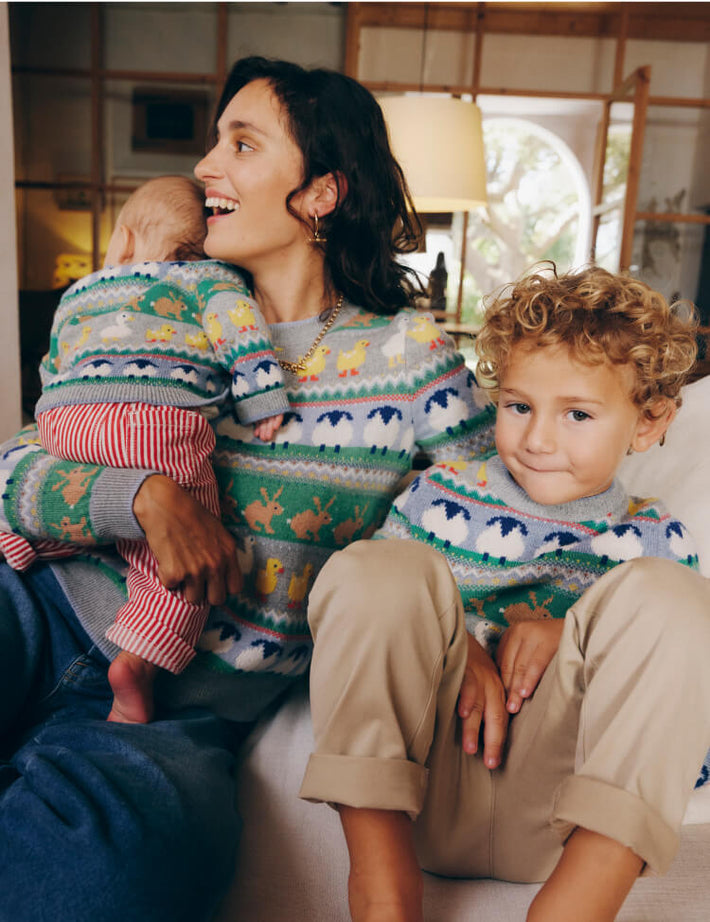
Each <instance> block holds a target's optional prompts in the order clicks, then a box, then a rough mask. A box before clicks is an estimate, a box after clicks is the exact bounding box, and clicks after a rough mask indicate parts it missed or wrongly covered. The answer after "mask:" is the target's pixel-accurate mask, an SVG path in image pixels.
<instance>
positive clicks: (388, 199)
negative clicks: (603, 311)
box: [0, 58, 491, 922]
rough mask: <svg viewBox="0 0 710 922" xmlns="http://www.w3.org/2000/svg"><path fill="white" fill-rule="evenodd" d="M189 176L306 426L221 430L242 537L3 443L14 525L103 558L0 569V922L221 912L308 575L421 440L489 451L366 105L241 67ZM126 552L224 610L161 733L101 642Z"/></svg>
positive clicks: (228, 502)
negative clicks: (123, 702) (252, 732)
mask: <svg viewBox="0 0 710 922" xmlns="http://www.w3.org/2000/svg"><path fill="white" fill-rule="evenodd" d="M196 175H197V177H198V179H200V180H202V181H203V182H204V183H205V194H206V204H207V206H208V209H210V210H211V212H212V213H211V215H210V217H209V218H208V234H207V241H206V245H205V249H206V252H207V254H208V255H209V256H212V257H217V258H221V259H223V260H227V261H229V262H232V263H235V264H236V265H238V266H240V267H241V268H242V269H243V270H244V271H245V272H246V273H247V274H248V276H249V278H250V281H251V284H252V287H253V291H254V295H255V297H256V299H257V301H258V302H259V305H260V307H261V309H262V311H263V314H264V316H265V317H266V319H267V321H268V322H269V323H270V324H271V335H272V340H273V343H274V346H275V348H276V353H277V356H279V357H280V359H281V363H282V365H283V367H284V369H285V371H286V377H287V379H288V380H287V384H288V386H289V397H290V401H291V413H290V415H289V418H288V419H287V420H286V421H285V424H284V426H283V427H282V429H281V430H280V432H279V433H278V437H277V441H275V442H274V443H271V444H268V445H264V444H262V443H261V442H259V440H258V439H256V438H254V435H253V432H252V431H251V430H249V429H244V428H241V427H239V426H238V425H237V424H236V423H235V422H234V421H233V419H232V417H231V414H230V413H229V410H228V408H226V409H225V410H224V412H222V413H221V415H219V416H218V417H217V418H216V419H215V420H214V421H213V425H214V428H215V431H216V435H217V450H216V452H215V455H214V464H215V469H216V473H217V477H218V481H219V483H220V487H221V491H222V508H223V521H224V525H225V526H226V528H225V527H223V526H222V525H220V523H219V522H217V521H216V520H215V519H213V518H212V517H211V516H210V515H209V514H208V513H207V512H206V511H205V510H204V509H202V508H201V507H200V506H198V505H196V503H195V502H194V501H193V500H192V499H191V498H190V497H189V496H188V495H187V494H186V493H184V492H183V491H182V490H181V489H180V488H179V487H177V486H176V485H175V484H174V483H173V482H172V481H171V480H169V479H168V478H167V477H164V476H162V475H154V474H151V472H147V471H117V470H106V469H97V468H92V467H89V466H86V465H78V464H68V463H66V462H60V461H58V460H57V459H53V458H51V457H48V456H46V455H44V454H43V453H42V452H41V451H39V450H38V445H37V443H36V442H35V441H33V440H32V436H31V434H30V433H28V432H23V433H22V434H21V435H20V436H19V437H18V438H17V439H16V440H15V441H14V442H13V443H11V444H10V445H7V446H5V451H4V453H3V458H2V467H3V468H4V470H3V474H4V483H5V493H4V510H5V514H6V516H7V519H8V521H7V522H6V523H2V524H3V525H6V526H9V527H10V528H11V529H14V530H19V531H22V532H23V533H24V534H25V536H26V537H28V538H30V539H31V538H33V537H50V536H51V537H55V538H56V537H61V538H64V539H65V540H69V541H73V542H80V543H82V544H84V545H87V550H89V551H90V553H87V554H85V555H83V556H79V557H77V558H74V559H65V560H63V561H62V562H56V563H52V564H51V565H40V566H37V567H35V568H34V569H33V570H32V571H30V572H29V573H28V574H27V575H26V576H25V577H22V578H21V577H19V576H18V575H17V574H15V573H14V572H12V571H10V570H9V569H8V568H7V567H6V566H3V567H2V568H0V583H1V585H2V591H3V594H4V595H3V614H2V618H0V631H1V632H2V642H1V643H0V676H2V677H3V681H4V683H5V686H4V694H3V695H2V698H1V699H0V700H1V701H2V704H1V705H0V714H2V723H0V727H1V728H2V739H3V752H4V753H5V758H6V759H7V762H6V763H4V764H3V766H2V785H3V786H2V789H1V791H0V798H1V799H0V894H1V895H0V916H2V917H3V918H8V919H10V918H11V919H12V920H13V922H34V920H39V919H42V918H45V917H46V915H47V912H48V911H49V910H48V908H47V907H48V906H51V907H52V910H51V912H52V914H53V916H54V917H57V916H59V917H60V918H64V919H66V920H71V922H88V920H94V919H97V918H98V919H102V920H103V922H113V920H119V919H120V920H123V919H125V918H133V919H135V920H146V922H148V920H150V922H159V920H161V919H166V920H167V919H171V920H180V919H184V920H190V922H195V920H198V919H208V918H211V916H212V914H213V912H214V910H215V907H216V905H217V904H218V901H219V899H220V897H221V895H222V893H223V892H224V890H225V888H226V886H227V884H228V881H229V878H230V876H231V872H232V869H233V866H234V859H235V852H236V844H237V838H238V818H237V816H236V814H235V812H234V791H233V775H232V772H233V766H234V758H233V756H234V752H235V749H236V746H237V745H238V743H239V741H240V740H241V739H242V738H243V736H244V733H245V732H246V729H248V727H249V725H250V724H251V722H253V720H254V719H255V718H256V717H257V716H258V714H259V713H260V712H261V711H262V710H263V709H264V708H265V707H266V705H267V704H269V703H270V702H272V701H273V700H274V699H275V698H276V697H277V696H278V695H279V694H280V693H281V692H283V691H284V690H285V689H287V688H288V687H289V684H290V683H291V681H292V680H293V678H294V677H296V676H299V675H302V674H303V672H304V671H305V670H306V668H307V666H308V663H309V660H310V647H311V645H310V637H309V632H308V626H307V621H306V603H307V599H308V593H309V591H310V587H311V585H312V583H313V581H314V579H315V577H316V575H317V573H318V572H319V570H320V568H321V567H322V565H323V563H324V562H325V561H326V560H327V559H328V557H329V556H330V555H331V553H332V552H333V550H335V549H337V548H340V547H343V546H345V545H346V544H348V543H350V542H351V541H353V540H354V539H357V538H360V537H363V536H365V537H366V536H368V535H369V534H371V532H372V531H374V529H375V528H376V527H377V525H378V524H379V523H380V522H381V520H382V519H383V517H384V514H385V512H386V510H387V508H388V506H389V504H390V502H391V499H392V497H393V495H394V492H395V489H396V486H397V483H398V482H399V480H400V478H401V476H402V475H403V474H405V473H406V472H407V471H408V470H409V468H410V467H411V462H412V457H413V454H414V452H415V451H422V452H424V453H426V454H427V455H428V456H429V457H430V458H431V459H433V460H436V459H437V458H444V457H449V456H450V457H453V458H456V457H458V456H459V455H461V454H464V453H465V454H470V453H472V452H475V451H479V450H483V449H485V448H487V447H488V446H489V443H490V422H491V420H490V414H489V413H488V412H487V411H485V410H481V409H479V408H478V407H477V405H476V402H475V398H476V393H475V391H474V389H473V387H472V383H471V380H470V375H469V373H468V371H467V370H466V368H465V366H464V365H463V362H462V360H461V359H460V357H459V356H457V355H456V354H455V352H454V351H453V349H452V348H451V345H450V343H449V342H448V341H447V340H445V339H444V338H442V336H441V335H440V333H439V331H438V330H437V328H436V327H435V326H434V325H433V324H432V323H431V322H430V321H429V320H428V319H427V318H426V317H424V316H422V315H419V314H417V313H416V312H414V311H409V310H405V308H406V306H407V304H408V303H409V301H410V297H411V293H412V286H411V284H410V282H409V281H408V277H407V273H406V271H405V270H404V268H403V267H402V266H401V265H400V264H399V263H398V262H397V256H398V255H399V254H400V253H401V252H403V251H406V250H408V249H411V248H412V247H413V246H414V245H415V241H416V236H417V230H418V228H417V227H416V225H415V224H414V223H413V221H412V219H411V217H410V216H409V213H408V210H407V205H408V201H409V199H408V195H407V191H406V185H405V183H404V180H403V178H402V174H401V171H400V169H399V167H398V166H397V164H396V162H395V161H394V159H393V157H392V154H391V152H390V150H389V146H388V142H387V135H386V131H385V127H384V123H383V120H382V116H381V113H380V110H379V107H378V106H377V104H376V103H375V101H374V99H373V98H372V96H371V95H370V94H369V93H368V92H367V91H366V90H364V89H363V88H362V87H361V86H360V85H359V84H357V83H355V82H354V81H352V80H350V79H348V78H346V77H344V76H342V75H340V74H336V73H332V72H328V71H321V70H315V71H310V72H309V71H304V70H302V69H301V68H299V67H296V66H295V65H292V64H287V63H284V62H268V61H265V60H263V59H259V58H256V59H246V60H244V61H241V62H239V63H238V64H237V65H236V66H235V68H234V70H233V71H232V73H231V75H230V77H229V79H228V81H227V84H226V86H225V89H224V92H223V94H222V98H221V100H220V103H219V106H218V110H217V115H216V121H215V142H214V146H213V147H212V148H211V150H210V151H209V152H208V154H207V156H206V157H205V158H204V159H203V160H202V161H201V162H200V163H199V164H198V166H197V168H196ZM199 348H200V346H199V343H187V342H186V343H185V349H186V354H189V355H190V356H191V357H193V358H194V357H195V356H199ZM190 350H192V351H190ZM119 537H125V538H141V537H146V538H147V540H148V543H149V545H150V547H151V550H152V551H153V553H154V554H155V556H156V558H157V559H158V562H159V566H160V574H161V578H162V580H163V581H164V583H165V584H166V585H168V586H171V587H177V586H182V587H184V589H185V592H186V594H187V596H188V598H190V599H191V600H194V601H198V600H201V599H203V598H207V599H208V600H209V601H210V603H211V604H212V605H213V606H214V608H213V609H212V612H211V615H210V617H209V620H208V623H207V625H206V628H205V631H204V633H203V637H202V640H201V643H200V648H201V649H200V651H199V653H198V656H197V657H196V659H195V660H194V661H193V663H192V664H191V665H190V667H189V668H188V669H187V670H186V671H185V672H184V673H183V674H182V675H181V676H179V677H169V676H167V675H166V676H163V677H162V678H163V679H164V681H163V682H162V685H159V687H158V689H157V690H156V699H157V706H158V707H157V712H156V718H157V719H156V720H155V721H154V722H152V723H150V724H145V725H143V724H137V725H129V724H120V723H107V722H106V720H105V717H106V715H107V714H108V712H109V710H110V706H111V689H110V686H109V684H108V680H107V673H108V668H109V664H110V661H111V660H112V658H113V657H114V656H115V654H116V652H117V651H116V650H115V648H113V647H112V646H111V645H110V644H109V643H108V642H107V641H106V640H105V637H104V632H105V630H106V628H107V627H108V626H109V625H110V623H111V622H112V620H113V618H114V615H115V612H116V611H117V610H118V608H119V607H120V605H121V604H122V602H123V601H124V598H125V596H124V591H123V574H122V571H121V565H120V562H119V561H118V560H117V559H116V558H114V557H113V555H112V554H110V553H108V552H107V551H104V552H99V551H98V550H97V549H96V548H95V546H96V545H100V544H110V543H111V542H112V541H113V540H115V539H116V538H119ZM92 548H93V549H92ZM112 681H113V683H114V687H116V685H120V683H121V675H120V672H119V673H116V672H114V674H112ZM38 893H39V894H40V895H39V896H37V894H38Z"/></svg>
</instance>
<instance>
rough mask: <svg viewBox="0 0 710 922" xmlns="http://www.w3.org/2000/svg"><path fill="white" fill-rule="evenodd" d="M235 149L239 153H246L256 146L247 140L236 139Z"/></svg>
mask: <svg viewBox="0 0 710 922" xmlns="http://www.w3.org/2000/svg"><path fill="white" fill-rule="evenodd" d="M234 149H235V150H236V152H237V153H238V154H244V153H246V152H247V151H250V150H254V148H253V147H252V146H251V145H250V144H247V142H246V141H235V143H234Z"/></svg>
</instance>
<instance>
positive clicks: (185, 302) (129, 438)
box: [0, 176, 288, 722]
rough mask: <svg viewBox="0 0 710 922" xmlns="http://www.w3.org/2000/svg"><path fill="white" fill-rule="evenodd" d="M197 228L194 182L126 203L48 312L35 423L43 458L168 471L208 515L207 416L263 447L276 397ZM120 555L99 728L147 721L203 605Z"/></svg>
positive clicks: (283, 405)
mask: <svg viewBox="0 0 710 922" xmlns="http://www.w3.org/2000/svg"><path fill="white" fill-rule="evenodd" d="M205 232H206V231H205V221H204V195H203V192H202V190H201V189H200V188H199V187H198V186H197V184H196V183H194V182H193V181H192V180H189V179H187V178H184V177H181V176H165V177H160V178H158V179H154V180H150V181H149V182H147V183H145V184H144V185H143V186H141V187H140V188H139V189H137V190H136V192H134V193H133V194H132V195H131V196H130V198H129V199H128V201H127V202H126V204H125V205H124V207H123V208H122V210H121V213H120V214H119V218H118V222H117V225H116V227H115V229H114V231H113V234H112V237H111V240H110V242H109V246H108V251H107V254H106V260H105V263H104V268H103V270H101V271H99V272H96V273H93V274H92V275H89V276H87V277H86V278H84V279H82V280H81V281H79V282H77V283H76V284H75V285H73V286H72V287H71V288H70V289H69V290H68V291H67V292H66V293H65V294H64V296H63V297H62V299H61V302H60V304H59V306H58V308H57V312H56V314H55V318H54V323H53V326H52V331H51V339H50V348H49V353H48V355H47V356H45V358H44V360H43V362H42V367H41V374H42V383H43V391H42V396H41V397H40V399H39V401H38V403H37V407H36V415H37V424H38V428H39V433H40V437H41V441H42V447H43V448H44V449H45V450H46V451H47V452H48V453H49V454H51V455H54V456H57V457H61V458H65V459H67V460H69V461H77V462H83V463H93V464H102V465H106V466H109V467H111V466H112V467H133V468H145V469H146V470H151V471H156V472H160V473H164V474H167V475H168V476H170V477H172V478H173V479H175V480H176V481H177V482H178V483H180V484H181V485H182V486H184V487H185V488H187V489H189V490H190V491H192V492H193V493H194V494H195V495H196V497H197V498H198V499H199V500H200V501H201V502H202V503H203V505H204V506H205V507H206V508H207V509H209V511H210V512H212V513H213V514H214V515H216V516H219V514H220V513H219V500H218V494H217V483H216V480H215V476H214V472H213V470H212V466H211V463H210V457H211V454H212V451H213V449H214V444H215V437H214V433H213V431H212V428H211V427H210V425H209V423H208V420H207V417H208V415H209V414H210V413H214V412H215V411H216V406H217V405H219V404H221V403H223V402H224V401H225V400H227V399H232V400H233V402H234V409H235V412H236V414H237V416H238V418H239V420H240V422H241V423H242V424H245V425H246V424H251V423H255V424H256V425H255V427H254V432H255V435H256V436H258V437H259V438H260V439H262V440H263V441H270V440H271V438H272V437H273V434H274V433H275V431H276V430H277V429H278V427H279V425H280V423H281V421H282V419H283V413H284V412H285V411H286V410H287V409H288V400H287V397H286V392H285V388H284V386H283V380H282V376H281V371H280V368H279V365H278V362H277V361H276V358H275V356H274V353H273V349H272V346H271V343H270V340H269V336H268V332H267V327H266V325H265V323H264V321H263V318H262V317H261V315H260V312H259V310H258V308H257V306H256V304H255V302H254V301H253V300H252V299H251V298H250V296H249V292H248V289H247V287H246V285H245V283H244V281H243V279H242V277H241V276H240V275H239V274H238V273H237V272H236V271H235V270H234V269H233V268H232V267H230V266H228V265H226V264H224V263H220V262H217V261H214V260H205V259H204V253H203V250H202V244H203V241H204V238H205ZM77 538H78V539H79V541H80V539H81V536H80V535H77ZM0 549H1V550H2V552H3V553H4V554H5V557H6V559H7V562H8V563H10V564H11V566H13V567H14V568H15V569H26V567H28V566H29V565H30V564H31V562H32V561H33V560H34V559H35V558H36V557H37V556H44V557H51V556H57V555H60V554H66V553H72V552H74V551H75V550H76V548H73V549H72V548H71V546H70V545H69V546H68V545H63V544H61V543H59V542H51V541H48V542H36V543H35V544H34V545H30V544H29V542H27V541H26V540H25V539H24V538H21V537H19V536H16V535H12V534H3V535H0ZM118 550H119V552H120V553H121V554H122V556H124V557H125V559H126V561H127V562H128V564H129V572H128V577H127V587H128V601H127V603H126V604H125V605H124V606H123V607H122V608H121V609H120V611H119V612H118V614H117V616H116V620H115V622H114V624H113V625H112V626H111V628H110V629H109V630H108V631H107V637H108V638H109V639H110V640H112V641H113V642H114V643H116V644H117V645H118V646H119V647H121V648H122V651H123V652H121V653H120V654H119V655H118V657H117V658H116V660H115V661H114V662H113V663H112V666H111V669H110V671H109V679H110V681H111V685H112V688H113V690H114V705H113V708H112V711H111V714H110V715H109V720H122V721H127V722H145V721H147V720H149V719H150V717H151V714H152V680H153V677H154V674H155V669H156V667H162V668H164V669H168V670H170V671H171V672H175V673H178V672H180V671H182V670H183V669H184V668H185V666H186V665H187V664H188V663H189V661H190V660H191V659H192V657H193V656H194V645H195V642H196V640H197V638H198V637H199V635H200V633H201V630H202V627H203V624H204V621H205V618H206V617H207V612H208V607H209V606H207V605H205V604H202V605H198V604H193V603H191V602H189V601H188V600H187V599H186V598H185V597H184V596H183V594H182V593H181V592H179V591H170V590H168V589H166V588H165V587H164V586H163V585H162V583H161V582H160V580H159V578H158V565H157V561H156V560H155V558H154V557H153V556H152V554H151V553H150V550H149V548H148V546H147V544H146V543H145V542H140V543H135V542H122V543H120V544H119V546H118ZM236 588H237V587H235V590H236Z"/></svg>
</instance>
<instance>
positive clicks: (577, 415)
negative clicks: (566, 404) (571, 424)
mask: <svg viewBox="0 0 710 922" xmlns="http://www.w3.org/2000/svg"><path fill="white" fill-rule="evenodd" d="M570 416H571V417H572V419H573V420H574V421H575V422H576V423H581V422H584V420H585V419H591V418H592V417H591V416H590V415H589V413H585V412H584V410H570Z"/></svg>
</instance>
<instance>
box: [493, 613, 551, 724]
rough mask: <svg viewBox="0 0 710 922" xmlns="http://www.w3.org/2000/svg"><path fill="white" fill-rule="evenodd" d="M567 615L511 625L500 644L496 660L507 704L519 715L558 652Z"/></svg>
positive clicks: (513, 712)
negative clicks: (506, 695) (506, 696)
mask: <svg viewBox="0 0 710 922" xmlns="http://www.w3.org/2000/svg"><path fill="white" fill-rule="evenodd" d="M564 625H565V620H564V618H552V619H550V620H545V621H521V622H519V623H518V624H513V625H511V626H510V627H509V628H508V629H507V630H506V631H505V632H504V634H503V636H502V637H501V639H500V643H499V644H498V651H497V653H496V661H497V663H498V667H499V668H500V676H501V679H502V680H503V685H504V686H505V690H506V692H507V694H508V698H507V701H506V707H507V709H508V711H509V713H511V714H517V713H518V711H519V710H520V708H521V707H522V705H523V701H524V699H525V698H529V697H530V696H531V695H532V693H533V692H534V691H535V689H536V688H537V685H538V682H539V681H540V679H541V678H542V674H543V672H544V671H545V670H546V669H547V667H548V665H549V663H550V660H551V659H552V657H553V656H554V655H555V653H556V652H557V648H558V647H559V645H560V637H561V636H562V628H563V627H564Z"/></svg>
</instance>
